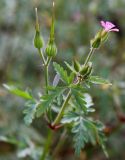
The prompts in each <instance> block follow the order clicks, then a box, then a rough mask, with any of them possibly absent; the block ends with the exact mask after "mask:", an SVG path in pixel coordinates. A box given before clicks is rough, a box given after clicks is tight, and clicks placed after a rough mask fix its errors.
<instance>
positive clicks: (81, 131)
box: [72, 118, 88, 156]
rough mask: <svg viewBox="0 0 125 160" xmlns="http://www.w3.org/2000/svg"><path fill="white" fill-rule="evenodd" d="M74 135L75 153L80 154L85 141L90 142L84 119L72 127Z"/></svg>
mask: <svg viewBox="0 0 125 160" xmlns="http://www.w3.org/2000/svg"><path fill="white" fill-rule="evenodd" d="M72 132H73V133H74V134H75V136H74V148H75V154H76V155H77V156H79V155H80V152H81V149H82V148H84V146H85V143H87V142H88V135H87V133H86V128H85V127H84V122H83V119H82V118H80V120H79V122H78V123H76V124H75V125H74V127H73V129H72Z"/></svg>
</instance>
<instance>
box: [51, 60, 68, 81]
mask: <svg viewBox="0 0 125 160" xmlns="http://www.w3.org/2000/svg"><path fill="white" fill-rule="evenodd" d="M53 65H54V68H55V70H56V72H57V74H59V75H60V79H61V80H62V81H63V82H65V83H67V84H69V76H68V74H67V71H66V70H64V69H63V67H61V66H60V65H59V64H57V63H56V62H54V63H53Z"/></svg>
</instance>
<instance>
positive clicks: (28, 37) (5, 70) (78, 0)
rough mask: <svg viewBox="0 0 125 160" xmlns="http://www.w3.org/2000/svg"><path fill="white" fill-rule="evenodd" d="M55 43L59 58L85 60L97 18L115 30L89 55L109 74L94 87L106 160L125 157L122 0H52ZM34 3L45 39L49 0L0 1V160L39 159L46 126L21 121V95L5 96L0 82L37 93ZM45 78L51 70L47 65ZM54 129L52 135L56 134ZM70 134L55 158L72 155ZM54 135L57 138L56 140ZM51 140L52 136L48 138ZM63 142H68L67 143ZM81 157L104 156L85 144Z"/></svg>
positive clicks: (124, 5) (38, 64) (124, 20)
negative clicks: (116, 30)
mask: <svg viewBox="0 0 125 160" xmlns="http://www.w3.org/2000/svg"><path fill="white" fill-rule="evenodd" d="M55 2H56V9H55V14H56V42H57V46H58V55H57V57H56V58H55V59H54V60H55V61H58V62H60V63H63V61H64V60H67V61H69V62H71V60H72V59H73V58H74V57H75V58H77V59H78V60H80V61H81V63H82V62H84V59H85V57H86V56H87V54H88V50H89V44H90V39H91V38H93V37H94V35H95V33H96V32H97V31H98V30H99V29H100V24H99V23H100V20H109V21H111V22H113V23H114V24H116V25H117V27H118V28H119V29H120V32H119V33H117V34H114V33H112V34H111V35H110V38H109V40H108V42H106V43H105V45H103V46H102V47H101V48H100V49H99V50H98V51H97V52H96V53H95V54H94V57H93V61H94V73H93V74H96V73H97V74H98V75H101V76H102V77H104V78H107V79H109V80H110V81H111V82H112V83H113V86H112V87H110V88H108V87H107V86H101V87H96V86H95V87H93V88H91V89H90V90H89V92H90V93H91V95H92V96H93V101H94V103H95V109H96V110H97V112H96V114H95V115H94V117H95V119H100V120H101V121H102V122H104V124H105V125H106V129H105V132H106V134H107V136H108V141H107V150H108V152H109V156H110V158H109V159H110V160H124V159H125V152H124V149H125V125H124V124H125V0H92V1H91V0H66V1H64V0H56V1H55ZM35 7H38V11H39V17H40V24H41V32H42V34H43V37H44V40H45V42H46V41H47V40H48V36H49V29H50V25H51V9H52V1H51V0H0V83H1V85H0V160H17V159H20V158H22V159H24V160H30V159H33V160H38V156H39V154H40V153H41V151H42V147H43V145H42V144H43V141H44V137H45V136H46V134H47V133H46V130H47V127H46V125H45V123H44V121H43V120H42V119H41V118H39V119H36V120H35V121H34V122H33V124H32V125H31V126H26V125H25V124H24V121H23V114H22V110H23V108H24V107H25V106H24V100H22V99H20V98H18V97H15V96H13V95H10V94H9V93H8V92H7V91H5V89H4V88H3V86H2V84H3V83H10V84H14V85H16V86H18V87H21V88H24V89H25V88H26V89H30V88H31V89H32V91H33V93H34V95H36V93H37V92H42V88H41V86H42V85H43V86H44V76H43V70H42V64H41V61H40V59H39V55H38V54H37V51H36V49H34V46H33V37H34V33H35V30H34V25H35V12H34V8H35ZM50 73H51V74H50V79H51V80H53V77H54V71H53V68H52V67H50ZM59 135H60V133H56V135H55V139H57V140H58V139H59ZM71 137H72V136H69V137H67V136H64V137H63V143H64V144H63V145H62V147H61V149H60V151H59V153H58V156H57V160H67V159H68V160H76V159H77V158H75V157H74V155H73V147H72V140H71ZM57 140H56V141H57ZM52 141H53V140H52ZM67 144H68V145H67ZM79 159H80V160H105V159H106V157H105V156H104V154H103V153H102V151H101V149H100V148H99V147H92V146H89V145H88V146H86V148H85V150H83V152H82V153H81V155H80V158H79Z"/></svg>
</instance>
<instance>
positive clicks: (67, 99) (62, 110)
mask: <svg viewBox="0 0 125 160" xmlns="http://www.w3.org/2000/svg"><path fill="white" fill-rule="evenodd" d="M70 98H71V90H69V92H68V94H67V96H66V99H65V101H64V102H63V104H62V107H61V109H60V111H59V113H58V115H57V117H56V119H55V121H54V122H53V126H54V125H56V124H58V123H59V122H60V120H61V118H62V116H63V112H64V110H65V108H66V106H67V104H68V102H69V99H70Z"/></svg>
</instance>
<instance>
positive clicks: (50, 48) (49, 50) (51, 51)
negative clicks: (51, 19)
mask: <svg viewBox="0 0 125 160" xmlns="http://www.w3.org/2000/svg"><path fill="white" fill-rule="evenodd" d="M45 52H46V54H47V56H49V57H54V56H56V54H57V47H56V45H55V43H54V42H51V41H49V43H48V44H47V47H46V50H45Z"/></svg>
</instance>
